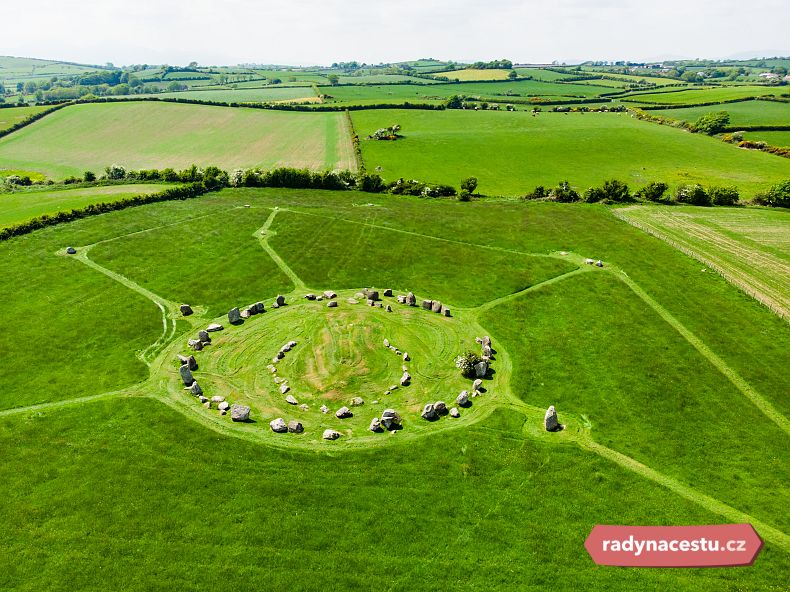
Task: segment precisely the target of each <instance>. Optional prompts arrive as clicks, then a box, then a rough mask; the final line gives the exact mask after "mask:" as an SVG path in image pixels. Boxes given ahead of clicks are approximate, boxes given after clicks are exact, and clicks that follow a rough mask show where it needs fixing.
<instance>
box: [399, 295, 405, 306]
mask: <svg viewBox="0 0 790 592" xmlns="http://www.w3.org/2000/svg"><path fill="white" fill-rule="evenodd" d="M398 302H399V303H400V304H406V296H405V295H404V294H398Z"/></svg>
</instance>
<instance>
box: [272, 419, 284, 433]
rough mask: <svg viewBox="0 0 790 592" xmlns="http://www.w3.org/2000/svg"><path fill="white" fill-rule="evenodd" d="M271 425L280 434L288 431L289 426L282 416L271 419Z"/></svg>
mask: <svg viewBox="0 0 790 592" xmlns="http://www.w3.org/2000/svg"><path fill="white" fill-rule="evenodd" d="M269 427H271V428H272V431H273V432H276V433H278V434H283V433H285V432H287V431H288V426H287V425H286V424H285V420H284V419H283V418H282V417H278V418H277V419H273V420H271V421H270V422H269Z"/></svg>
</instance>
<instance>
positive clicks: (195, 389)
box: [186, 380, 203, 397]
mask: <svg viewBox="0 0 790 592" xmlns="http://www.w3.org/2000/svg"><path fill="white" fill-rule="evenodd" d="M186 390H188V391H189V392H190V394H192V395H195V396H196V397H197V396H198V395H202V394H203V389H202V388H200V385H199V384H198V381H197V380H196V381H194V382H193V383H192V384H191V385H189V386H188V387H186Z"/></svg>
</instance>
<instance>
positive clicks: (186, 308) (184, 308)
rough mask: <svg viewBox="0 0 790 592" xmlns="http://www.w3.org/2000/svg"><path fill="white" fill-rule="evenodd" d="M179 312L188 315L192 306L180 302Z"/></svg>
mask: <svg viewBox="0 0 790 592" xmlns="http://www.w3.org/2000/svg"><path fill="white" fill-rule="evenodd" d="M181 314H182V315H184V316H185V317H188V316H189V315H191V314H192V307H191V306H189V305H188V304H182V305H181Z"/></svg>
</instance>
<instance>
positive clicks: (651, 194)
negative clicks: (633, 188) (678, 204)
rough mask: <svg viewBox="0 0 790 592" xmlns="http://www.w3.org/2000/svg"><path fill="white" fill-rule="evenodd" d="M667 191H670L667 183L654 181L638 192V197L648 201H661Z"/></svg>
mask: <svg viewBox="0 0 790 592" xmlns="http://www.w3.org/2000/svg"><path fill="white" fill-rule="evenodd" d="M667 189H669V185H667V184H666V183H662V182H660V181H659V182H656V181H653V182H652V183H648V184H647V185H645V186H644V187H642V188H641V189H640V190H639V191H637V192H636V197H637V198H639V199H646V200H648V201H661V200H662V198H663V197H664V194H665V193H666V192H667Z"/></svg>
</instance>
